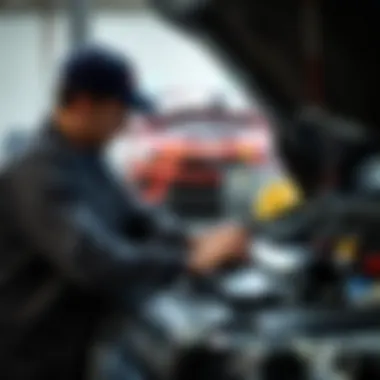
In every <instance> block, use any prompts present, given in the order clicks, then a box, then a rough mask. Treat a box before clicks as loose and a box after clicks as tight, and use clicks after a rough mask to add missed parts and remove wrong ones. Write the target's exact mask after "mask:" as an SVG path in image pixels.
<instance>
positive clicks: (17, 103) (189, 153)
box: [0, 0, 278, 220]
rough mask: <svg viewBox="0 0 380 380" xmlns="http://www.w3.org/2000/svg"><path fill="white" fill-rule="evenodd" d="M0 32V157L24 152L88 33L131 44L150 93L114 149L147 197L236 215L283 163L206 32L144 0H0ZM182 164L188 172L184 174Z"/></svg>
mask: <svg viewBox="0 0 380 380" xmlns="http://www.w3.org/2000/svg"><path fill="white" fill-rule="evenodd" d="M0 41H1V46H2V49H3V52H4V54H3V55H2V59H1V60H0V83H1V88H0V104H1V112H0V138H1V143H2V146H3V149H2V150H1V155H0V160H3V161H4V160H5V157H4V155H6V156H7V157H8V156H9V153H10V152H11V153H12V152H15V153H16V152H18V150H19V149H21V147H22V145H23V142H22V141H23V138H24V137H25V138H26V139H27V137H26V136H28V134H30V133H32V132H33V130H34V129H35V125H37V124H38V121H40V120H41V119H42V118H43V117H46V114H47V112H48V110H49V107H50V106H51V100H52V99H53V98H54V97H53V96H52V94H54V82H55V81H54V79H55V77H56V75H57V72H58V69H59V62H60V60H61V58H62V57H64V55H65V54H66V53H67V52H68V51H69V50H70V49H73V48H75V47H77V46H79V45H80V44H82V43H88V42H90V43H100V44H107V45H108V46H111V47H114V48H116V49H118V50H119V51H122V52H123V53H125V54H126V55H127V56H128V57H129V58H130V60H131V61H132V62H133V65H134V66H135V67H136V71H137V74H138V80H139V81H140V85H141V87H142V90H143V92H144V93H145V94H146V95H147V97H148V98H149V102H150V104H151V108H152V110H151V111H150V112H148V113H149V115H148V114H146V115H136V121H135V122H134V123H133V124H134V126H133V128H132V131H131V130H130V131H128V133H126V134H122V135H121V136H118V138H117V139H115V142H114V143H113V144H112V145H111V146H110V148H109V152H108V155H109V159H110V162H111V164H112V167H113V168H114V169H115V170H116V172H117V173H118V174H119V175H121V176H122V177H123V178H125V179H128V180H132V182H134V183H135V184H137V186H138V188H139V191H141V194H142V195H143V196H144V197H145V198H146V200H148V201H152V202H155V203H162V204H166V203H172V204H173V207H171V208H173V211H175V212H176V213H179V214H184V216H186V217H187V216H191V217H193V216H194V215H188V214H195V217H196V218H198V216H199V215H198V214H200V211H203V212H204V210H206V209H209V211H207V212H204V214H205V215H204V216H205V217H207V218H208V219H211V220H214V219H216V218H219V217H221V216H224V215H225V213H231V214H235V216H236V214H237V212H238V211H237V210H238V209H239V210H240V211H239V212H243V211H242V210H244V212H245V213H246V212H247V210H248V209H250V203H251V198H252V194H253V193H254V192H255V191H256V190H257V189H258V187H259V184H260V186H261V183H262V181H264V178H266V177H267V174H268V173H271V174H270V175H269V176H270V177H272V175H273V174H272V173H274V172H277V171H278V170H277V169H276V170H273V168H274V167H275V165H273V159H272V158H270V156H271V155H272V153H273V152H272V149H271V134H270V122H269V120H268V118H267V115H266V113H264V112H263V111H262V107H261V106H260V104H259V102H258V101H256V99H255V98H252V96H250V97H248V95H247V94H246V92H245V88H244V85H243V82H242V81H241V79H240V80H239V79H238V77H236V76H233V75H232V74H231V71H230V70H228V68H226V67H225V66H223V63H222V61H221V60H220V59H219V57H216V56H215V52H214V51H211V50H209V49H208V47H207V45H205V44H204V41H203V40H199V39H197V37H196V36H194V35H188V34H186V33H185V32H183V31H182V30H180V28H176V27H175V26H172V24H170V23H168V22H167V21H166V20H163V19H162V18H161V17H160V16H159V14H157V12H155V11H154V10H153V9H152V7H151V6H150V5H149V4H148V3H147V2H146V1H144V0H110V1H106V0H97V1H95V0H92V1H90V0H76V1H73V0H71V1H67V2H63V1H54V0H45V1H43V0H17V1H16V0H6V1H1V2H0ZM23 136H24V137H23ZM210 136H211V138H210ZM174 151H177V152H179V154H177V156H178V157H177V156H176V155H175V153H173V152H174ZM153 156H154V159H153ZM156 156H159V157H160V160H156ZM174 157H177V158H174ZM185 161H186V162H185ZM269 163H270V164H269ZM184 169H186V170H185V172H187V173H189V176H188V177H189V178H180V173H184ZM253 172H255V174H254V177H253V176H252V173H253ZM158 173H163V174H162V175H161V176H160V178H158V177H157V175H158ZM162 177H164V178H162ZM226 178H227V179H226ZM243 178H244V180H243ZM163 182H164V183H165V185H162V183H163ZM226 183H228V185H225V184H226ZM247 184H249V185H248V186H247ZM236 188H238V189H240V192H241V195H240V196H238V194H239V191H238V192H236ZM222 190H223V191H222ZM243 193H244V194H243ZM226 197H227V198H228V199H229V200H228V201H227V200H226ZM231 198H233V199H231ZM194 202H195V203H194ZM216 203H218V204H216ZM194 205H195V207H194ZM206 206H207V207H206ZM247 206H248V207H247ZM194 210H199V213H198V211H194ZM190 211H191V212H190ZM185 214H186V215H185ZM206 214H207V215H206Z"/></svg>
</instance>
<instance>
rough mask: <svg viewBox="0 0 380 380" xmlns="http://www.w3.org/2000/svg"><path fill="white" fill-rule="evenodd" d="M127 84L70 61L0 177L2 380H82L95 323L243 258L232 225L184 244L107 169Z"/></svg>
mask: <svg viewBox="0 0 380 380" xmlns="http://www.w3.org/2000/svg"><path fill="white" fill-rule="evenodd" d="M133 77H134V75H133V70H132V69H131V68H130V67H129V65H128V62H126V60H125V59H124V57H122V56H119V55H118V53H116V52H113V51H110V50H108V49H106V48H102V47H89V48H84V49H81V50H80V51H77V52H75V53H73V54H72V55H71V56H70V57H69V59H68V60H67V61H66V62H65V64H64V65H63V67H62V72H61V76H60V81H59V83H58V93H57V95H58V96H57V102H56V106H55V107H54V109H53V110H52V113H51V115H50V119H49V120H48V121H47V122H46V123H45V124H44V125H43V126H42V128H41V130H40V131H39V132H38V135H37V137H36V139H35V141H33V142H30V144H29V146H28V149H26V151H25V152H24V153H23V155H22V157H19V158H18V159H17V160H14V161H12V163H10V164H8V165H7V166H6V167H5V168H4V169H3V171H2V173H1V176H0V192H1V194H0V202H1V203H0V205H1V207H0V210H1V213H2V214H1V221H2V223H1V235H0V236H1V255H0V307H1V313H0V377H1V378H2V379H9V380H18V379H20V380H21V379H22V380H44V379H49V380H52V379H54V380H69V379H70V380H76V379H83V378H84V367H85V361H86V354H87V352H88V348H89V347H90V345H91V343H92V339H93V337H94V331H95V329H96V327H97V325H98V323H99V321H100V319H101V318H102V317H103V316H104V315H106V314H107V313H108V312H110V311H111V310H113V309H114V308H115V307H128V306H130V307H133V305H134V300H135V298H136V294H139V292H141V291H142V290H143V289H145V288H149V287H156V286H159V285H161V284H164V283H165V284H166V281H167V280H169V279H170V278H173V276H174V277H175V276H177V275H179V274H181V273H182V272H184V273H186V272H188V273H193V274H196V275H197V274H199V275H207V274H208V273H209V272H210V271H213V270H214V269H216V268H218V267H219V266H221V265H223V264H224V263H225V262H227V261H230V260H240V259H241V258H242V257H243V256H244V251H245V248H246V243H247V236H246V234H245V232H244V230H243V229H242V228H240V227H239V226H237V225H233V224H225V225H224V226H221V227H216V228H215V229H213V230H211V231H209V232H208V233H205V234H203V235H202V236H198V237H194V238H192V237H187V236H186V233H185V231H184V230H183V229H181V228H179V227H178V225H177V223H171V222H169V221H170V219H168V218H164V216H163V215H162V214H161V213H160V214H156V213H154V212H153V211H149V210H148V209H147V208H146V207H144V206H143V205H141V204H139V203H138V202H137V200H136V199H135V198H134V197H133V195H132V193H131V192H128V191H127V190H126V189H125V188H123V186H122V185H121V184H119V183H118V182H117V180H116V179H114V178H113V177H112V176H111V175H110V173H109V172H108V171H107V167H106V165H105V163H104V162H103V161H102V154H101V153H102V148H104V147H105V144H106V143H107V141H108V140H109V139H111V138H112V137H113V136H114V135H115V133H116V132H117V131H118V130H119V128H120V127H121V126H122V125H125V123H124V122H125V121H127V120H128V116H130V115H131V113H132V112H133V111H134V109H136V108H138V107H139V106H141V98H140V97H139V96H138V93H137V91H136V88H135V83H134V79H133Z"/></svg>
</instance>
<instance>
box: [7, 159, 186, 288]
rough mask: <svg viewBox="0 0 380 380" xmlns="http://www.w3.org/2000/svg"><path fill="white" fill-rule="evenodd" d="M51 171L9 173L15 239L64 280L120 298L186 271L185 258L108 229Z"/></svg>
mask: <svg viewBox="0 0 380 380" xmlns="http://www.w3.org/2000/svg"><path fill="white" fill-rule="evenodd" d="M36 161H37V162H36ZM53 169H54V168H53V167H52V164H51V162H49V161H48V160H34V161H33V160H31V161H30V162H28V163H24V164H23V165H21V167H19V168H18V169H16V170H14V171H13V172H12V175H11V180H10V187H11V188H10V194H11V195H10V197H11V199H12V207H13V208H14V223H15V226H16V227H17V229H18V231H19V234H20V235H21V237H22V238H23V239H25V241H26V242H27V243H28V244H29V246H30V248H31V249H33V251H35V252H37V253H38V254H40V255H43V257H44V258H45V259H46V260H48V261H49V262H50V263H51V264H52V265H53V266H54V267H56V268H57V269H58V270H59V271H60V272H61V273H62V275H64V276H65V277H67V278H68V279H70V280H71V281H73V282H75V283H76V284H77V285H79V286H82V287H84V288H87V289H89V290H92V289H93V290H98V291H106V292H107V293H109V292H111V293H112V292H114V293H119V292H120V291H124V289H127V288H129V287H130V286H132V287H135V286H139V285H146V283H147V282H153V283H154V281H160V280H162V279H167V278H168V277H171V276H173V275H176V274H178V273H180V272H181V271H183V270H184V269H185V266H186V265H185V260H186V257H185V254H184V253H183V252H171V249H170V245H168V244H165V243H164V242H163V243H162V244H160V243H157V241H156V242H154V244H153V242H151V241H148V242H141V243H139V244H134V243H132V242H131V241H129V240H128V239H127V238H125V237H121V236H120V235H119V234H117V233H116V232H114V231H112V230H110V229H109V228H107V227H106V225H105V223H103V221H102V220H101V219H100V217H99V216H98V215H97V214H96V213H94V212H93V211H92V210H91V208H90V207H89V205H88V204H87V203H86V200H85V199H84V198H83V197H81V194H77V193H76V192H75V188H74V186H73V183H72V181H70V179H69V178H65V177H64V176H60V177H57V173H56V172H57V170H53Z"/></svg>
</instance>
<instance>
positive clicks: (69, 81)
mask: <svg viewBox="0 0 380 380" xmlns="http://www.w3.org/2000/svg"><path fill="white" fill-rule="evenodd" d="M60 80H61V86H62V87H64V88H70V90H71V91H72V92H75V91H77V92H84V93H88V94H90V95H93V96H95V97H99V98H110V99H115V100H119V101H120V102H122V103H124V104H125V106H126V107H129V108H133V109H136V110H139V111H142V112H144V111H146V112H151V106H152V104H151V102H150V101H148V99H147V98H146V97H144V96H143V95H142V94H140V92H139V91H138V89H137V83H136V75H135V72H134V68H133V66H132V64H131V63H130V62H129V61H128V59H127V58H126V57H125V56H123V55H122V54H119V53H117V52H115V51H113V50H111V49H108V48H105V47H99V46H92V47H85V48H81V49H80V50H78V51H75V52H74V53H72V54H71V55H70V56H69V57H68V59H67V60H66V61H65V62H64V64H63V67H62V71H61V77H60Z"/></svg>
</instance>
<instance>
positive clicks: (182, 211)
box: [167, 184, 223, 219]
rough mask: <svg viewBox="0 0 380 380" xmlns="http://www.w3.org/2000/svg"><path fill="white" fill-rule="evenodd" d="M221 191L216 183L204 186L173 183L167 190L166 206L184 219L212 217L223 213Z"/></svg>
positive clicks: (217, 216)
mask: <svg viewBox="0 0 380 380" xmlns="http://www.w3.org/2000/svg"><path fill="white" fill-rule="evenodd" d="M222 197H223V192H222V190H221V188H220V186H219V185H218V184H213V185H208V186H205V187H200V186H195V185H193V186H191V185H182V184H174V185H173V186H172V187H171V189H170V190H169V194H168V198H167V202H168V207H169V208H170V209H171V211H172V212H173V213H175V214H176V215H178V216H180V217H182V218H186V219H214V218H219V217H221V216H222V214H223V199H222Z"/></svg>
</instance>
